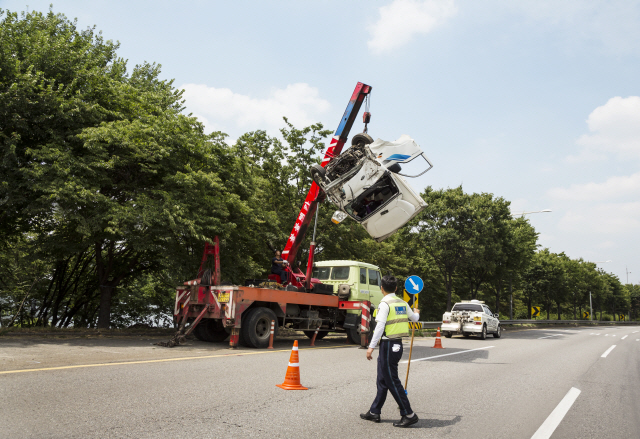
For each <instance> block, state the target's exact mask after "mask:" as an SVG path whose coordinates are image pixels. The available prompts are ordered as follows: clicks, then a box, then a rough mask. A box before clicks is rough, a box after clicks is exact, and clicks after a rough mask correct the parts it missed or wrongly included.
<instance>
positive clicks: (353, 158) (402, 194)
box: [311, 133, 433, 241]
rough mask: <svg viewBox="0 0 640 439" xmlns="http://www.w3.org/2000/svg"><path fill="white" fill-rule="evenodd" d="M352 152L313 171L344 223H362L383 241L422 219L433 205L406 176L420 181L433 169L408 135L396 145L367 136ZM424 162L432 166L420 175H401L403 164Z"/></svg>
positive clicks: (337, 219) (356, 141)
mask: <svg viewBox="0 0 640 439" xmlns="http://www.w3.org/2000/svg"><path fill="white" fill-rule="evenodd" d="M351 144H352V146H351V148H349V149H347V151H345V152H344V153H342V154H341V155H340V156H339V157H338V158H336V159H335V160H333V161H332V162H331V163H329V164H328V165H327V167H326V168H323V167H322V166H321V165H319V164H315V165H313V166H312V167H311V176H312V177H313V180H314V181H315V182H316V183H317V184H318V186H320V188H321V189H322V190H323V191H324V193H325V194H326V195H327V199H328V200H329V201H330V202H331V203H332V204H334V205H335V206H337V207H338V208H339V209H340V210H338V211H337V212H336V213H335V214H334V216H333V218H332V220H333V222H334V223H336V224H338V223H340V222H342V221H343V220H344V219H345V218H347V216H350V217H351V218H353V219H354V220H355V221H357V222H358V223H360V224H361V225H362V226H363V227H364V228H365V229H366V230H367V232H369V234H370V235H371V237H372V238H374V239H376V240H377V241H382V240H384V239H385V238H387V237H389V236H391V235H392V234H393V233H394V232H395V231H396V230H398V229H399V228H400V227H402V226H404V225H405V224H406V223H407V222H409V220H411V219H412V218H413V217H414V216H416V215H417V214H418V213H419V212H420V211H421V210H422V209H424V208H425V207H426V206H427V204H426V203H425V202H424V200H423V199H422V198H421V197H420V195H418V194H417V193H416V192H415V191H414V190H413V189H412V188H411V186H409V184H408V183H407V181H406V180H405V179H404V178H403V176H404V177H410V178H413V177H418V176H420V175H422V174H424V173H425V172H427V171H428V170H429V169H431V168H432V167H433V165H432V164H431V162H430V161H429V159H428V158H427V156H426V155H425V154H424V152H423V151H422V150H421V149H420V146H418V144H417V143H416V142H415V141H414V140H413V139H412V138H411V137H409V136H407V135H403V136H402V137H400V138H399V139H398V140H396V141H395V142H387V141H384V140H380V139H377V140H376V141H373V139H372V138H371V137H370V136H369V135H368V134H365V133H362V134H357V135H355V136H354V137H353V139H352V140H351ZM418 157H423V158H424V159H425V160H426V162H427V164H428V165H429V167H428V168H427V169H426V170H424V171H423V172H421V173H419V174H417V175H405V174H402V173H400V171H401V170H402V168H401V166H400V164H405V163H409V162H411V161H412V160H414V159H416V158H418Z"/></svg>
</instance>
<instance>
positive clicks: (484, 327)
mask: <svg viewBox="0 0 640 439" xmlns="http://www.w3.org/2000/svg"><path fill="white" fill-rule="evenodd" d="M486 339H487V325H482V332H481V333H480V340H486Z"/></svg>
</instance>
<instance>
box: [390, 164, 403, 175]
mask: <svg viewBox="0 0 640 439" xmlns="http://www.w3.org/2000/svg"><path fill="white" fill-rule="evenodd" d="M387 169H388V170H389V171H391V172H393V173H394V174H397V173H398V172H400V171H402V166H400V163H394V164H393V165H391V166H389V167H388V168H387Z"/></svg>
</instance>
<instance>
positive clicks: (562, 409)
mask: <svg viewBox="0 0 640 439" xmlns="http://www.w3.org/2000/svg"><path fill="white" fill-rule="evenodd" d="M578 395H580V390H579V389H576V388H575V387H572V388H571V389H570V390H569V391H568V392H567V394H566V395H565V396H564V398H562V401H560V403H559V404H558V405H557V406H556V408H555V409H553V411H552V412H551V414H550V415H549V417H548V418H547V419H546V420H545V421H544V422H543V423H542V425H541V426H540V428H538V431H536V432H535V434H534V435H533V436H531V439H549V438H550V437H551V435H552V434H553V432H554V431H556V428H558V425H560V422H562V420H563V419H564V417H565V416H566V414H567V412H568V411H569V409H570V408H571V406H572V405H573V403H574V402H575V401H576V399H577V398H578Z"/></svg>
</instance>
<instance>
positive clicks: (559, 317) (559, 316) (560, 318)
mask: <svg viewBox="0 0 640 439" xmlns="http://www.w3.org/2000/svg"><path fill="white" fill-rule="evenodd" d="M558 320H562V316H561V315H560V302H558Z"/></svg>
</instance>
